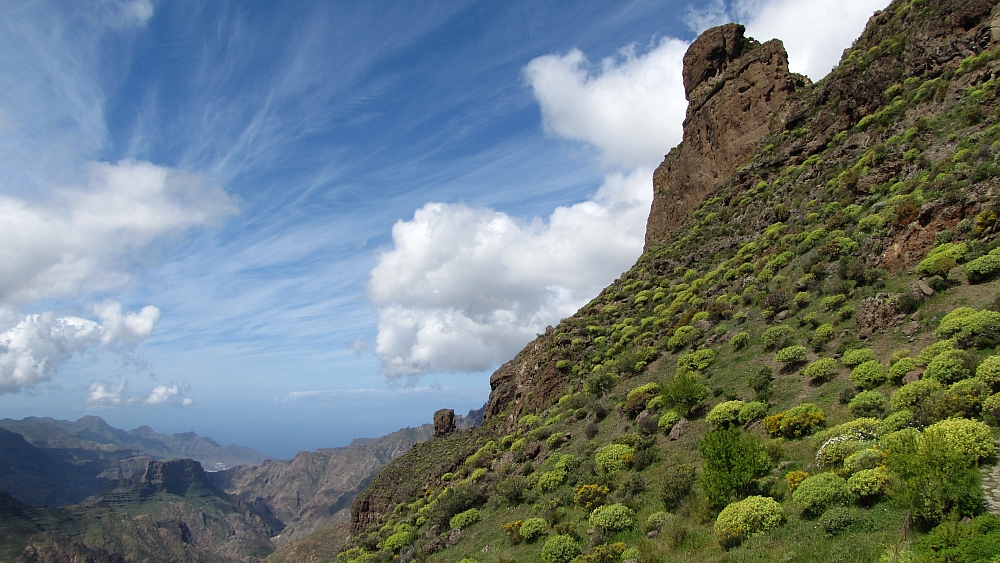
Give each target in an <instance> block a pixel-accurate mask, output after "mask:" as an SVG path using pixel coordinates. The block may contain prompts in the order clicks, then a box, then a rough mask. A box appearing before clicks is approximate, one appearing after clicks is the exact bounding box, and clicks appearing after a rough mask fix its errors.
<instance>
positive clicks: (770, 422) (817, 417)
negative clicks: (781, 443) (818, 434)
mask: <svg viewBox="0 0 1000 563" xmlns="http://www.w3.org/2000/svg"><path fill="white" fill-rule="evenodd" d="M825 423H826V414H825V413H824V412H823V409H821V408H819V407H818V406H816V405H815V404H813V403H802V404H801V405H798V406H795V407H792V408H790V409H788V410H787V411H785V412H782V413H778V414H774V415H771V416H769V417H767V418H765V419H764V429H765V430H767V433H768V434H770V435H772V436H784V437H785V438H800V437H802V436H808V435H809V434H812V433H813V432H815V431H816V430H818V429H819V428H820V427H822V426H823V425H824V424H825Z"/></svg>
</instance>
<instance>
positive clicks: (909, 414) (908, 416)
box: [882, 409, 913, 434]
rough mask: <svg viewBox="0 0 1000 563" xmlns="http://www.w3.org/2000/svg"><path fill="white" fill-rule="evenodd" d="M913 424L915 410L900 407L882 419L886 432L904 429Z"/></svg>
mask: <svg viewBox="0 0 1000 563" xmlns="http://www.w3.org/2000/svg"><path fill="white" fill-rule="evenodd" d="M912 425H913V411H911V410H910V409H900V410H898V411H896V412H894V413H891V414H890V415H889V416H887V417H885V419H884V420H882V430H883V432H884V433H885V434H888V433H889V432H895V431H897V430H902V429H904V428H907V427H909V426H912Z"/></svg>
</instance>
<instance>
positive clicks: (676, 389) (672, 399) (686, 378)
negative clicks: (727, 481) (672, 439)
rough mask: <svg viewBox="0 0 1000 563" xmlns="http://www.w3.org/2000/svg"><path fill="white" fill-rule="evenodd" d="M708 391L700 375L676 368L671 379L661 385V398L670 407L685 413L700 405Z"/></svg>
mask: <svg viewBox="0 0 1000 563" xmlns="http://www.w3.org/2000/svg"><path fill="white" fill-rule="evenodd" d="M709 392H710V389H709V388H708V385H705V382H704V379H703V378H702V376H701V375H700V374H699V373H698V372H696V371H691V370H687V369H683V370H678V371H677V373H676V374H674V377H673V379H671V380H670V381H669V382H668V383H667V384H666V385H664V386H663V398H664V399H665V400H666V401H667V404H668V405H670V406H671V407H677V408H678V409H680V410H681V411H682V412H681V414H687V413H689V412H690V411H691V410H692V409H694V408H695V407H696V406H698V405H700V404H701V402H702V401H704V400H705V398H706V397H708V394H709Z"/></svg>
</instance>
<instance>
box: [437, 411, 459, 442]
mask: <svg viewBox="0 0 1000 563" xmlns="http://www.w3.org/2000/svg"><path fill="white" fill-rule="evenodd" d="M454 431H455V411H454V410H453V409H441V410H439V411H437V412H435V413H434V437H435V438H437V437H439V436H447V435H448V434H451V433H452V432H454Z"/></svg>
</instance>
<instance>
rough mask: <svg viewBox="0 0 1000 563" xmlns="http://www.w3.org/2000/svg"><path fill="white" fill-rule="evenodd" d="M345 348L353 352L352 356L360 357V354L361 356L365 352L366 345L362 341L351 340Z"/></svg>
mask: <svg viewBox="0 0 1000 563" xmlns="http://www.w3.org/2000/svg"><path fill="white" fill-rule="evenodd" d="M346 346H347V347H348V348H350V349H351V350H354V355H355V356H360V355H361V354H363V353H364V352H365V350H367V349H368V343H367V342H365V341H364V340H361V339H360V338H359V339H357V340H353V341H351V342H348V343H347V344H346Z"/></svg>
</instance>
